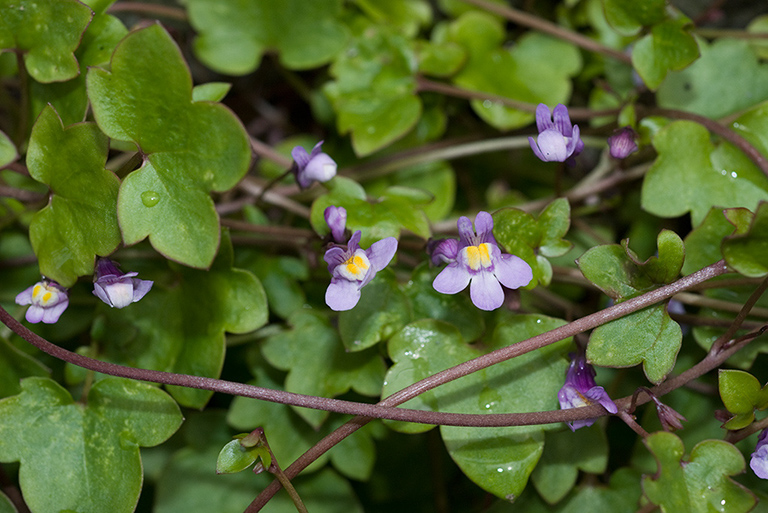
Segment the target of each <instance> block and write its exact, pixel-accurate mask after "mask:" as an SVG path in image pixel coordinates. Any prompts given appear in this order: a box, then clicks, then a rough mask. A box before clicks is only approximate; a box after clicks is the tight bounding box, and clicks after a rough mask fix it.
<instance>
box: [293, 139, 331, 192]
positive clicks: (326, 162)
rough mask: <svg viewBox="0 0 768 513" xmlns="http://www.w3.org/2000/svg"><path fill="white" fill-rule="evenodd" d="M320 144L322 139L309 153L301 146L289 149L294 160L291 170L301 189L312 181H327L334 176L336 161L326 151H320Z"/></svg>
mask: <svg viewBox="0 0 768 513" xmlns="http://www.w3.org/2000/svg"><path fill="white" fill-rule="evenodd" d="M322 145H323V141H320V142H319V143H317V144H316V145H315V147H314V148H312V152H311V153H309V154H307V150H305V149H304V148H303V147H301V146H296V147H295V148H293V149H292V150H291V156H292V157H293V161H294V164H293V167H292V168H291V170H292V171H293V173H294V174H295V175H296V181H297V182H298V183H299V187H301V188H302V189H306V188H307V187H309V186H310V185H312V182H314V181H317V182H327V181H328V180H330V179H331V178H333V177H334V176H336V162H334V160H333V159H332V158H331V157H330V156H329V155H328V154H327V153H323V152H322V151H321V149H320V148H321V146H322Z"/></svg>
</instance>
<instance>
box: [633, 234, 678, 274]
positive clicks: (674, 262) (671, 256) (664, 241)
mask: <svg viewBox="0 0 768 513" xmlns="http://www.w3.org/2000/svg"><path fill="white" fill-rule="evenodd" d="M656 245H657V247H658V255H659V256H652V257H650V258H648V260H646V261H645V262H637V260H635V261H636V263H638V264H639V265H640V266H642V268H643V271H645V273H646V274H647V275H648V277H649V278H650V279H651V280H652V281H653V282H654V283H672V282H673V281H675V280H676V279H677V277H678V276H679V275H680V270H681V269H682V268H683V261H684V260H685V246H684V245H683V240H682V239H681V238H680V236H679V235H677V234H676V233H675V232H673V231H671V230H666V229H665V230H661V232H660V233H659V236H658V237H657V239H656ZM627 252H628V254H629V252H630V250H629V248H627Z"/></svg>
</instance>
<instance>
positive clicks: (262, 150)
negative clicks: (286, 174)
mask: <svg viewBox="0 0 768 513" xmlns="http://www.w3.org/2000/svg"><path fill="white" fill-rule="evenodd" d="M251 149H252V150H253V152H254V153H255V154H256V155H258V156H259V157H262V158H265V159H269V160H271V161H273V162H275V163H277V164H278V165H280V167H291V164H293V160H291V159H289V158H288V157H286V156H284V155H281V154H279V153H278V152H276V151H275V150H274V149H272V147H271V146H270V145H268V144H265V143H263V142H261V141H259V140H258V139H256V138H255V137H251Z"/></svg>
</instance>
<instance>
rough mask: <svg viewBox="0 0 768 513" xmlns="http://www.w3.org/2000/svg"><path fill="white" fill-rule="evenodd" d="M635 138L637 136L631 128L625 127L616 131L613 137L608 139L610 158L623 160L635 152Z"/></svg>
mask: <svg viewBox="0 0 768 513" xmlns="http://www.w3.org/2000/svg"><path fill="white" fill-rule="evenodd" d="M636 136H637V134H636V133H635V131H634V130H632V128H631V127H628V126H625V127H624V128H619V129H616V130H615V131H614V132H613V135H611V136H610V137H609V138H608V148H609V151H610V152H611V157H613V158H615V159H625V158H627V157H628V156H629V155H630V154H632V153H634V152H636V151H637V143H636V142H635V137H636Z"/></svg>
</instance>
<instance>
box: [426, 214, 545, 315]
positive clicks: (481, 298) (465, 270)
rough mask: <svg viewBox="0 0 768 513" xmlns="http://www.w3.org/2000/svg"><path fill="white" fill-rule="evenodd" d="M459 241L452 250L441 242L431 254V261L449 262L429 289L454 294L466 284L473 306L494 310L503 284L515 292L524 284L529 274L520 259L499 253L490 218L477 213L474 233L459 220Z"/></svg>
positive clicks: (463, 219)
mask: <svg viewBox="0 0 768 513" xmlns="http://www.w3.org/2000/svg"><path fill="white" fill-rule="evenodd" d="M458 227H459V241H458V243H457V245H456V247H455V248H454V246H453V244H451V243H448V241H443V242H441V243H440V244H439V245H438V246H437V247H436V248H435V250H434V251H433V253H432V262H433V263H439V262H440V261H441V260H445V261H447V262H450V263H449V264H448V266H447V267H446V268H445V269H443V270H442V271H441V272H440V274H438V275H437V277H436V278H435V281H434V282H432V286H433V287H434V288H435V290H436V291H438V292H441V293H443V294H456V293H457V292H461V291H462V290H464V289H465V288H467V285H469V296H470V298H472V302H473V303H474V304H475V306H476V307H478V308H480V309H482V310H495V309H496V308H498V307H500V306H501V305H502V303H503V302H504V291H503V290H502V288H501V286H502V285H504V286H505V287H508V288H510V289H516V288H518V287H523V286H525V285H528V284H529V283H530V282H531V280H532V279H533V271H532V270H531V266H529V265H528V264H527V263H526V262H525V261H524V260H523V259H522V258H520V257H517V256H515V255H509V254H507V253H502V252H501V250H500V249H499V246H498V245H497V244H496V239H494V238H493V217H491V214H489V213H488V212H479V213H478V214H477V217H475V228H476V229H477V234H475V231H474V230H472V222H471V221H470V220H469V218H467V217H464V216H462V217H460V218H459V222H458Z"/></svg>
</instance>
